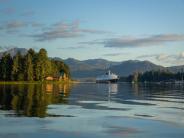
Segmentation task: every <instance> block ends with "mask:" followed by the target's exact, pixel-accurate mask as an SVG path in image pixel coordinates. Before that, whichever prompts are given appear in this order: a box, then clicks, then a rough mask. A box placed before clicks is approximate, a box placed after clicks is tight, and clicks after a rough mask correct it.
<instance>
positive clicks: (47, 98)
mask: <svg viewBox="0 0 184 138" xmlns="http://www.w3.org/2000/svg"><path fill="white" fill-rule="evenodd" d="M69 92H70V85H69V84H36V85H35V84H29V85H0V108H1V110H14V111H15V113H16V115H25V116H38V117H45V116H47V113H46V110H47V106H48V105H49V104H54V103H67V102H68V101H67V97H68V96H69Z"/></svg>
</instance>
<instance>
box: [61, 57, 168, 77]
mask: <svg viewBox="0 0 184 138" xmlns="http://www.w3.org/2000/svg"><path fill="white" fill-rule="evenodd" d="M64 62H65V63H66V64H68V65H69V67H70V70H71V74H72V77H73V78H80V79H81V78H95V77H96V76H98V75H101V74H104V73H105V72H106V71H107V70H111V71H112V72H114V73H116V74H118V75H119V76H128V75H130V74H132V73H134V72H136V71H138V72H145V71H150V70H164V69H165V68H164V67H162V66H158V65H156V64H153V63H151V62H149V61H139V60H128V61H123V62H112V61H108V60H104V59H89V60H84V61H80V60H76V59H72V58H69V59H66V60H64Z"/></svg>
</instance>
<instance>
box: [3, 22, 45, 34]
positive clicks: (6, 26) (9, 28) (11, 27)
mask: <svg viewBox="0 0 184 138" xmlns="http://www.w3.org/2000/svg"><path fill="white" fill-rule="evenodd" d="M27 27H32V28H38V27H43V24H40V23H37V22H26V21H21V20H14V21H8V22H4V23H1V24H0V30H3V31H4V32H6V33H8V34H9V33H15V32H18V31H20V30H21V29H24V28H27Z"/></svg>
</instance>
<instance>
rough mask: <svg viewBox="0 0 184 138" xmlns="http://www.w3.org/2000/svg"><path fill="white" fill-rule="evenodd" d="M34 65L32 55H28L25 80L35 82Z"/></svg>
mask: <svg viewBox="0 0 184 138" xmlns="http://www.w3.org/2000/svg"><path fill="white" fill-rule="evenodd" d="M33 79H34V76H33V64H32V56H31V54H30V53H28V54H27V55H26V60H25V80H27V81H33Z"/></svg>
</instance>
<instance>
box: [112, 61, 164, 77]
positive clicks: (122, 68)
mask: <svg viewBox="0 0 184 138" xmlns="http://www.w3.org/2000/svg"><path fill="white" fill-rule="evenodd" d="M109 69H110V70H111V71H112V72H115V73H117V74H118V75H120V76H128V75H130V74H132V73H134V72H145V71H150V70H165V67H163V66H159V65H156V64H153V63H152V62H150V61H139V60H128V61H124V62H122V63H121V64H119V65H115V66H111V67H110V68H109Z"/></svg>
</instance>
